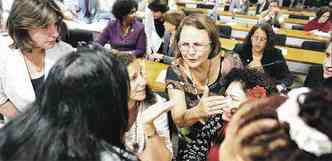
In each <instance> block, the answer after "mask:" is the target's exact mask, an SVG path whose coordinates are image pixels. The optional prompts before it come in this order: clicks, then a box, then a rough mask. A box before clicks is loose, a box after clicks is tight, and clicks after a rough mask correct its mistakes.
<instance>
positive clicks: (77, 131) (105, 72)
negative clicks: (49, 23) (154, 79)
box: [0, 47, 137, 161]
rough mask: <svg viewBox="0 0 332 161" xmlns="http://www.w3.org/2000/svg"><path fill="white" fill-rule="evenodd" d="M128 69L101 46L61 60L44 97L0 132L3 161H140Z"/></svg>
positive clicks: (0, 154)
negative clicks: (130, 147) (131, 130)
mask: <svg viewBox="0 0 332 161" xmlns="http://www.w3.org/2000/svg"><path fill="white" fill-rule="evenodd" d="M128 91H129V79H128V73H127V69H126V66H125V65H123V64H122V63H120V62H118V61H116V60H114V59H113V58H112V57H111V53H109V52H107V51H105V50H102V49H100V48H95V47H92V48H91V49H82V50H79V51H77V52H72V53H70V54H69V55H67V56H65V57H63V58H61V59H60V60H59V61H58V62H57V63H56V64H55V65H54V66H53V68H52V69H51V70H50V72H49V75H48V77H47V80H46V81H45V84H44V86H43V88H42V90H41V95H40V97H37V99H36V101H35V102H34V103H33V104H32V106H31V108H29V110H28V111H27V112H26V113H24V114H22V115H21V116H19V117H17V118H16V119H14V120H12V121H11V122H9V123H8V124H7V125H6V126H5V127H4V128H3V129H1V131H0V136H1V137H0V160H2V161H22V160H24V161H46V160H47V161H60V160H63V161H69V160H70V161H83V160H89V161H90V160H93V161H108V160H112V161H113V160H114V161H115V160H137V159H136V157H135V156H134V155H133V154H131V153H129V152H128V151H127V150H126V148H125V145H124V134H125V132H126V130H127V129H128V94H129V93H128Z"/></svg>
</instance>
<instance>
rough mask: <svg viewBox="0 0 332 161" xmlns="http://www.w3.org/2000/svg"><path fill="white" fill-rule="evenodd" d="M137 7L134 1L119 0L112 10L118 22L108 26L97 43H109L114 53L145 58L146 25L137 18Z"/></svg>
mask: <svg viewBox="0 0 332 161" xmlns="http://www.w3.org/2000/svg"><path fill="white" fill-rule="evenodd" d="M137 7H138V5H137V2H136V1H134V0H117V1H116V2H115V3H114V5H113V8H112V13H113V15H114V17H115V18H116V20H115V21H111V22H110V23H109V24H108V25H107V27H106V28H105V29H104V30H103V32H102V33H101V34H100V35H99V37H98V38H97V43H99V44H101V45H103V46H104V45H105V44H106V43H109V44H110V45H111V47H112V50H113V51H114V52H120V53H126V54H132V55H135V56H136V57H142V56H144V54H145V50H146V36H145V32H144V25H143V24H142V23H141V22H139V21H138V20H137V19H136V18H135V13H136V11H137Z"/></svg>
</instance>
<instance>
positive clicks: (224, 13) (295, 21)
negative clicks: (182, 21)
mask: <svg viewBox="0 0 332 161" xmlns="http://www.w3.org/2000/svg"><path fill="white" fill-rule="evenodd" d="M178 9H183V10H184V11H186V12H198V13H208V11H209V10H211V9H204V8H190V7H182V6H178ZM218 13H219V15H220V16H235V17H238V18H244V19H251V20H258V16H251V15H243V14H238V13H236V14H235V15H233V13H232V12H229V11H222V10H220V11H218ZM307 22H308V20H303V19H296V18H286V19H285V23H289V24H298V25H304V24H306V23H307Z"/></svg>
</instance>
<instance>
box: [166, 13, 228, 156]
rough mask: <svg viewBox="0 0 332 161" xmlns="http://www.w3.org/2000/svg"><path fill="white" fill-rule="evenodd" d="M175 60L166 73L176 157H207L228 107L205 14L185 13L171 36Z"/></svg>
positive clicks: (215, 37) (211, 28)
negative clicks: (175, 130)
mask: <svg viewBox="0 0 332 161" xmlns="http://www.w3.org/2000/svg"><path fill="white" fill-rule="evenodd" d="M174 46H175V48H174V52H175V55H176V61H175V63H174V64H173V65H172V66H170V67H169V68H168V70H167V74H166V85H167V93H168V96H169V99H170V100H173V101H174V102H175V107H174V108H173V109H172V110H171V114H172V118H173V121H174V123H175V125H176V127H177V132H178V136H179V138H178V140H179V141H178V145H176V146H178V149H177V153H176V151H175V152H174V153H176V154H175V155H176V160H195V161H203V160H206V159H207V153H208V150H209V148H210V144H211V141H212V139H213V136H214V135H215V133H216V132H217V131H218V129H220V128H221V127H222V126H223V120H222V117H221V113H222V112H223V111H222V109H223V108H224V107H225V106H227V101H228V100H225V98H224V97H223V96H217V95H220V94H221V91H222V89H223V88H222V87H223V86H222V84H221V81H220V80H221V78H222V71H221V57H220V55H219V52H220V42H219V37H218V34H217V32H216V26H215V23H214V22H213V21H212V20H211V19H209V18H208V17H207V16H206V15H201V14H195V15H190V16H187V17H185V18H184V19H183V21H182V23H181V24H180V26H179V27H178V29H177V32H176V33H175V37H174Z"/></svg>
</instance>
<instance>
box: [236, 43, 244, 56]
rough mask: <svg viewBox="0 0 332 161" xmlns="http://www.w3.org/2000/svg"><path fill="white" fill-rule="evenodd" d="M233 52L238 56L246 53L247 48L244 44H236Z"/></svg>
mask: <svg viewBox="0 0 332 161" xmlns="http://www.w3.org/2000/svg"><path fill="white" fill-rule="evenodd" d="M233 51H234V52H236V53H238V54H240V53H243V52H246V46H245V45H244V44H243V43H237V44H235V46H234V48H233Z"/></svg>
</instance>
